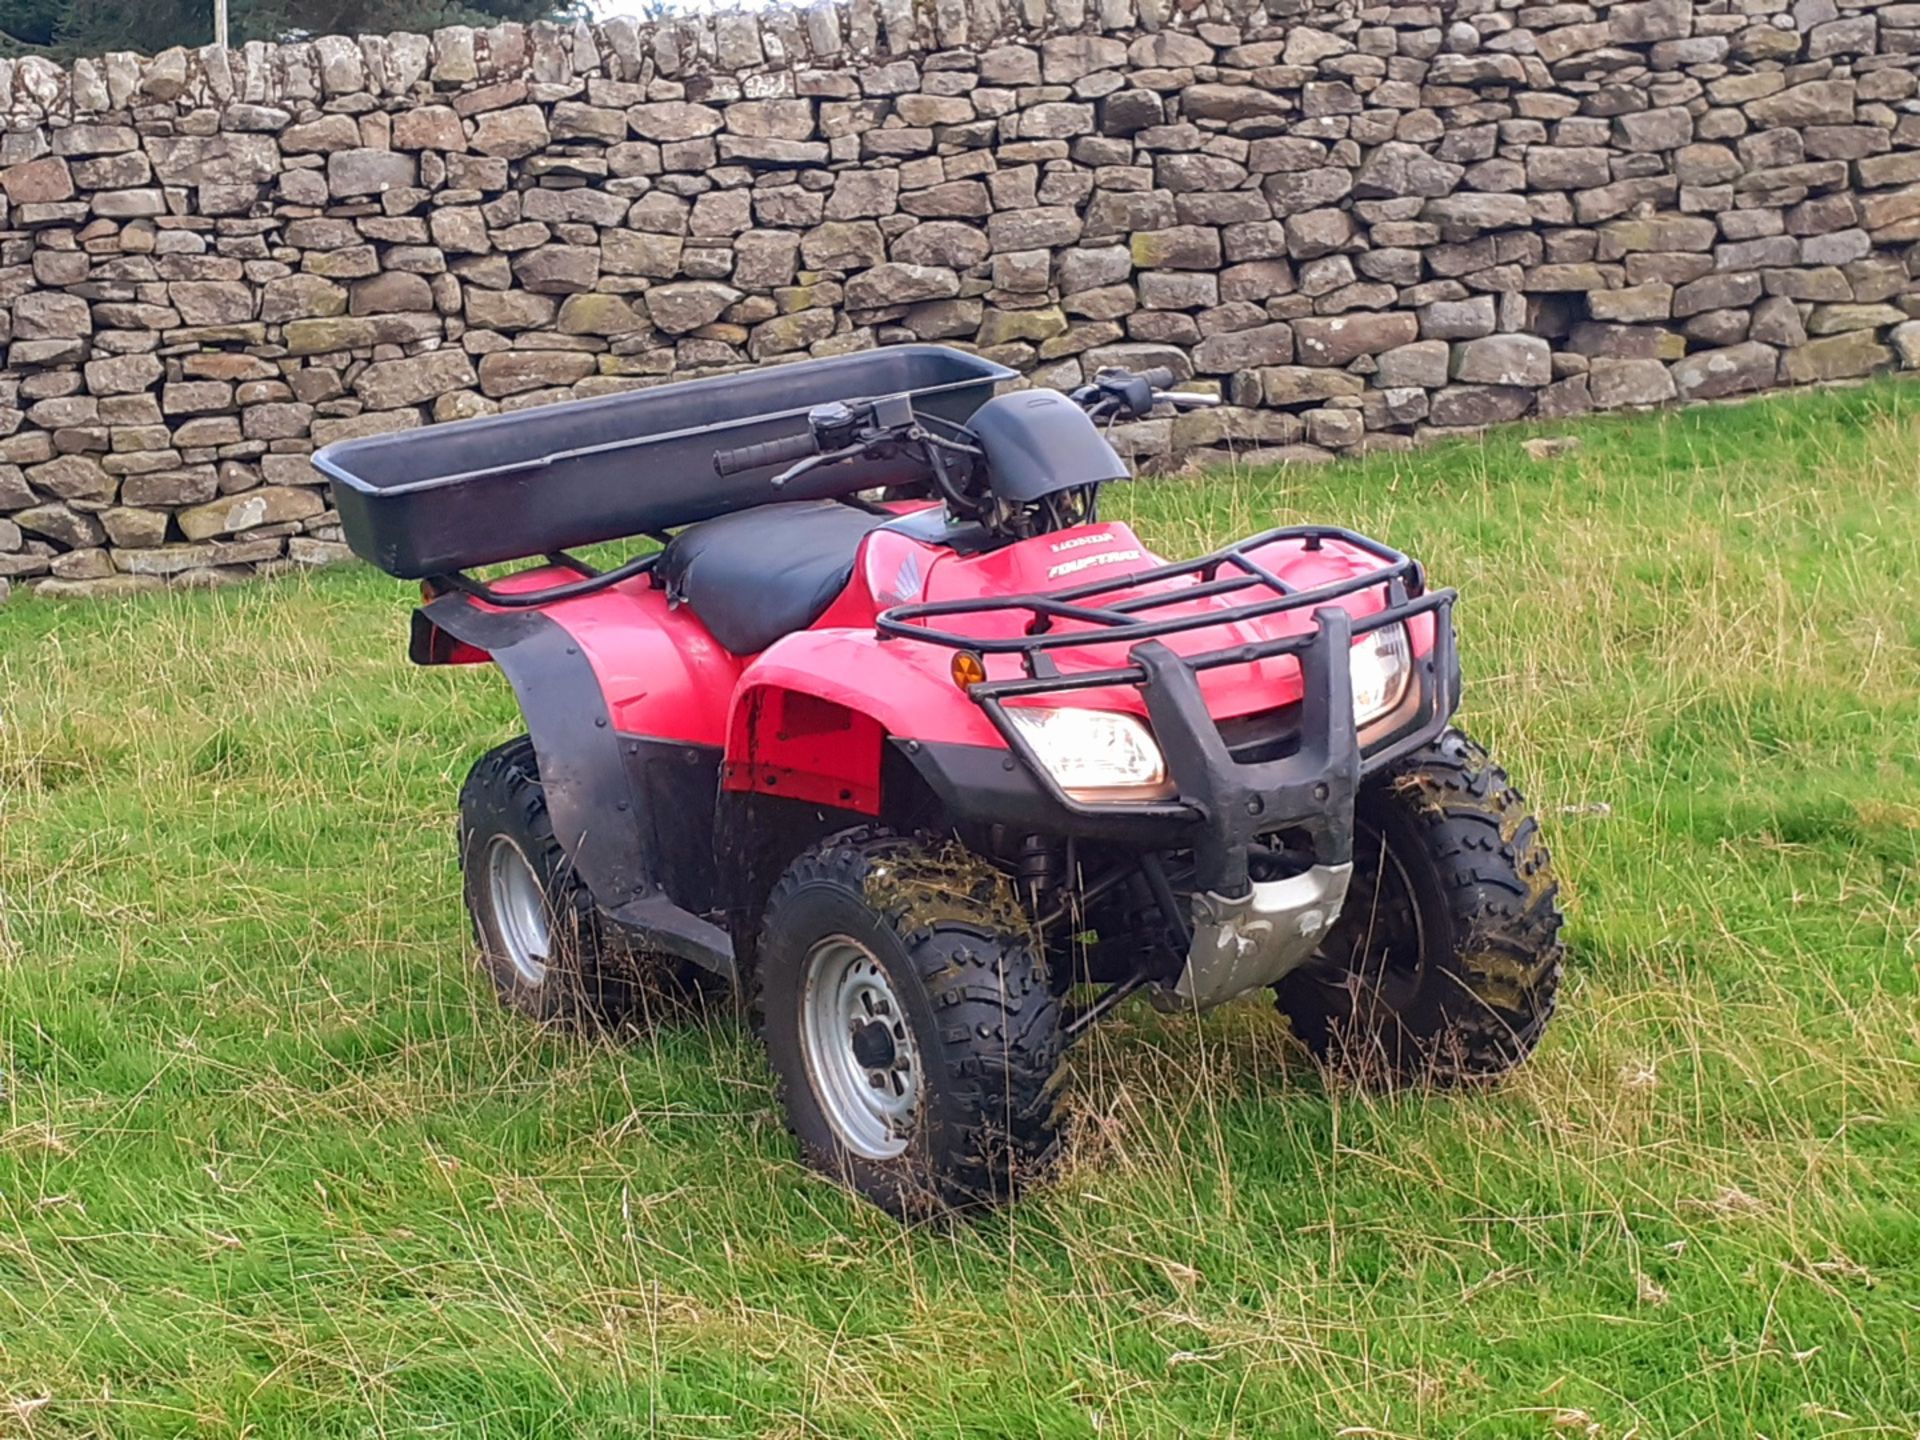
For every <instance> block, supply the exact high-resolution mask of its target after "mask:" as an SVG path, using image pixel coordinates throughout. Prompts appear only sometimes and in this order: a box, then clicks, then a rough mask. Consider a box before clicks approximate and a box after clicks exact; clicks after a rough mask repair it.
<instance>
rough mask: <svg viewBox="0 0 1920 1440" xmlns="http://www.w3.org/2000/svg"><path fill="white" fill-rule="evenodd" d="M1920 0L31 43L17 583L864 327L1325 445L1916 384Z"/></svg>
mask: <svg viewBox="0 0 1920 1440" xmlns="http://www.w3.org/2000/svg"><path fill="white" fill-rule="evenodd" d="M1917 64H1920V3H1886V4H1881V3H1877V0H1702V3H1698V4H1690V3H1687V0H1627V3H1620V4H1606V3H1565V4H1536V5H1527V4H1519V5H1514V4H1507V3H1500V4H1496V3H1491V0H1449V3H1443V4H1418V3H1410V4H1388V5H1377V4H1365V3H1359V0H1332V3H1311V4H1309V3H1303V0H1264V8H1263V7H1262V4H1261V0H1251V3H1243V0H1225V3H1223V0H1203V3H1201V4H1199V5H1194V4H1182V5H1180V6H1178V7H1177V8H1176V7H1175V6H1173V5H1171V4H1170V3H1169V0H1092V3H1088V0H934V3H932V4H931V5H930V6H929V5H926V4H924V3H923V4H921V5H920V6H919V7H918V8H916V7H915V4H914V0H881V3H878V4H877V5H876V4H875V3H874V0H848V3H844V4H833V3H827V4H821V5H818V6H816V7H814V8H811V9H804V10H802V9H780V10H769V11H766V12H763V13H760V14H719V15H711V16H706V17H701V18H690V19H679V20H673V21H670V22H666V23H659V24H644V25H643V24H640V23H638V22H634V21H627V20H615V21H610V22H608V23H606V24H603V25H601V26H598V27H594V28H589V27H588V26H586V25H584V24H583V25H578V26H575V27H572V28H570V29H569V28H559V27H553V26H541V25H536V26H532V27H526V28H523V27H520V26H513V25H508V26H501V27H498V28H495V29H489V30H471V29H463V28H454V29H447V30H442V31H440V32H438V33H436V34H435V35H433V36H431V37H427V36H420V35H389V36H385V37H361V38H359V39H357V40H355V39H345V38H340V37H324V38H321V39H317V40H314V41H311V42H310V43H300V44H287V45H279V46H269V45H259V44H254V45H248V46H246V47H244V48H243V49H240V50H235V51H224V50H216V49H211V48H210V49H206V50H201V51H197V52H187V51H182V50H174V51H169V52H167V53H166V54H163V55H159V56H156V57H153V58H151V59H142V58H139V57H135V56H130V55H109V56H107V57H105V58H104V59H101V60H97V61H85V60H83V61H80V62H78V63H76V64H75V65H73V66H72V67H71V68H70V69H65V70H63V69H59V68H57V67H55V66H53V65H51V64H49V63H47V62H45V61H42V60H37V59H26V60H18V61H12V62H7V61H0V117H4V123H5V132H4V135H3V136H0V345H4V346H5V366H4V369H0V592H4V590H5V589H6V588H7V587H8V585H9V583H12V584H22V583H24V584H26V585H30V586H36V587H39V588H42V589H44V590H45V591H47V592H49V593H53V594H60V593H68V594H75V593H98V592H112V591H118V590H136V589H146V588H153V587H158V586H161V585H165V584H189V583H210V582H215V581H219V580H224V579H228V578H233V577H236V576H239V575H243V574H246V573H248V572H250V571H251V570H253V569H256V568H264V567H276V566H282V565H290V564H295V565H297V564H315V563H323V562H325V561H328V560H331V559H335V558H338V557H339V556H340V555H341V554H342V553H343V552H342V547H341V546H340V544H339V532H338V526H337V519H336V516H335V515H334V513H333V512H332V511H331V509H330V508H329V500H328V496H327V494H326V490H325V487H324V485H322V484H321V483H320V480H319V477H318V476H317V475H316V473H315V472H314V471H313V469H312V467H311V466H310V465H309V463H308V460H307V456H308V455H309V454H310V453H311V452H312V451H313V450H314V449H316V448H317V447H319V446H321V445H324V444H326V443H327V442H329V441H333V440H339V439H343V438H346V437H349V436H356V435H366V434H371V433H374V432H377V431H384V430H392V429H396V428H404V427H411V426H417V425H422V424H427V423H430V422H433V421H437V420H448V419H455V418H458V417H462V416H470V415H477V414H481V413H487V412H492V411H495V410H502V409H514V408H518V407H521V406H527V405H538V404H545V403H548V402H550V401H553V400H557V399H565V398H569V397H574V396H585V395H598V394H604V393H607V392H609V391H614V390H619V389H623V388H627V387H633V386H643V385H651V384H658V383H660V382H661V381H663V380H665V379H668V378H680V377H687V376H694V375H700V374H705V373H711V372H715V371H719V370H723V369H726V368H728V367H735V366H740V365H747V364H768V363H774V362H780V361H786V360H791V359H795V358H800V357H804V356H807V355H824V354H834V353H839V352H843V351H846V350H851V349H857V348H860V347H864V346H870V345H884V344H892V343H898V342H902V341H909V340H934V341H941V342H945V343H951V344H959V345H966V346H973V347H977V348H979V349H981V350H982V351H985V352H986V353H988V354H991V355H992V356H994V357H995V358H996V359H1000V360H1003V361H1006V362H1008V363H1010V364H1013V365H1016V366H1018V367H1019V368H1020V369H1022V370H1024V371H1026V372H1028V373H1029V374H1030V375H1031V376H1032V378H1033V379H1034V380H1035V381H1036V382H1038V383H1044V384H1049V385H1060V386H1064V385H1070V384H1073V383H1077V382H1078V381H1079V380H1080V379H1081V378H1082V377H1083V376H1085V375H1089V374H1091V373H1092V372H1094V371H1095V370H1097V369H1099V368H1100V367H1102V366H1105V365H1114V364H1120V365H1128V366H1140V365H1147V364H1165V365H1170V366H1172V367H1174V368H1175V370H1176V371H1177V372H1178V373H1179V374H1181V375H1182V376H1190V377H1192V379H1193V381H1194V382H1196V383H1200V384H1205V385H1211V386H1217V387H1219V389H1220V390H1221V391H1223V392H1224V393H1225V394H1226V396H1227V397H1228V399H1229V400H1230V401H1231V402H1232V403H1231V407H1230V408H1225V409H1222V410H1219V411H1214V412H1210V413H1207V414H1195V415H1189V416H1183V417H1181V418H1178V419H1153V420H1149V421H1146V422H1142V423H1140V424H1138V425H1135V426H1132V427H1129V428H1128V429H1127V430H1126V431H1125V432H1124V434H1123V435H1122V437H1121V438H1122V440H1123V443H1125V444H1126V445H1127V446H1129V447H1130V448H1132V449H1133V450H1134V451H1135V452H1136V454H1137V455H1138V456H1139V457H1140V458H1142V459H1143V460H1144V461H1147V462H1149V463H1156V462H1157V463H1164V462H1165V460H1166V459H1167V458H1168V457H1171V456H1174V455H1176V454H1178V453H1180V452H1182V451H1183V450H1185V449H1187V448H1189V447H1193V446H1200V445H1217V444H1221V443H1237V444H1238V445H1240V446H1241V447H1242V448H1243V449H1253V450H1257V451H1259V452H1262V453H1263V454H1265V455H1272V456H1277V457H1293V458H1301V459H1309V458H1320V457H1324V456H1326V455H1328V454H1332V453H1335V452H1339V451H1346V450H1352V449H1355V448H1363V447H1369V446H1383V445H1405V444H1410V443H1412V442H1413V441H1414V440H1415V439H1416V438H1417V437H1419V436H1421V435H1423V434H1427V433H1433V432H1443V433H1444V432H1446V431H1451V430H1454V429H1456V428H1459V427H1472V426H1480V425H1485V424H1489V423H1492V422H1496V421H1504V420H1513V419H1518V418H1520V417H1522V416H1526V415H1538V416H1548V417H1553V416H1567V415H1574V414H1578V413H1582V412H1585V411H1588V410H1594V409H1598V410H1608V409H1617V408H1621V407H1626V406H1637V405H1652V404H1661V403H1665V402H1670V401H1676V400H1688V399H1702V398H1714V397H1721V396H1727V395H1733V394H1738V393H1741V392H1745V391H1752V390H1759V389H1764V388H1767V387H1771V386H1774V385H1777V384H1790V383H1800V382H1810V381H1817V380H1825V379H1834V378H1843V377H1851V376H1858V375H1864V374H1867V373H1869V372H1871V371H1874V370H1877V369H1881V368H1885V367H1890V366H1894V365H1896V364H1899V363H1901V362H1902V361H1903V360H1905V361H1910V360H1913V359H1916V358H1920V342H1917V341H1916V338H1915V337H1916V335H1917V334H1920V326H1917V325H1916V324H1915V323H1914V322H1912V321H1911V320H1910V319H1909V317H1910V316H1912V315H1914V314H1916V313H1920V293H1917V292H1920V287H1917V286H1916V281H1915V278H1914V276H1915V273H1916V272H1917V271H1920V247H1916V244H1915V242H1916V241H1920V101H1916V98H1915V89H1916V82H1915V68H1916V65H1917Z"/></svg>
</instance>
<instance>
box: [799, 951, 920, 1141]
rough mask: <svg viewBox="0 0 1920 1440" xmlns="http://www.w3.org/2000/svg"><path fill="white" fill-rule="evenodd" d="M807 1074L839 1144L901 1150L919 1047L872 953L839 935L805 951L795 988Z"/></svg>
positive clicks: (914, 1096) (909, 1127) (916, 1089)
mask: <svg viewBox="0 0 1920 1440" xmlns="http://www.w3.org/2000/svg"><path fill="white" fill-rule="evenodd" d="M800 1038H801V1051H802V1055H803V1058H804V1059H805V1061H806V1067H807V1078H808V1080H809V1081H810V1082H811V1083H812V1086H813V1091H814V1095H815V1097H816V1098H817V1099H818V1100H819V1102H820V1108H821V1110H822V1111H824V1112H825V1114H826V1117H827V1122H828V1123H829V1124H830V1125H831V1126H832V1127H833V1130H834V1133H835V1134H836V1135H837V1136H838V1137H839V1139H840V1141H841V1143H842V1144H844V1145H845V1146H846V1147H847V1148H848V1149H849V1150H852V1151H853V1152H855V1153H856V1154H859V1155H863V1156H865V1157H866V1158H868V1159H870V1160H890V1159H892V1158H893V1157H895V1156H897V1155H899V1154H901V1153H903V1152H904V1151H905V1150H906V1148H907V1144H908V1141H909V1139H910V1137H911V1135H912V1131H913V1123H914V1119H915V1115H916V1112H917V1110H918V1108H919V1103H920V1082H921V1065H920V1053H919V1050H918V1048H917V1047H916V1046H915V1044H914V1039H913V1032H912V1031H911V1030H910V1029H909V1028H908V1026H907V1020H906V1013H905V1011H904V1009H903V1008H902V1006H901V1004H900V998H899V996H898V995H896V994H895V993H894V989H893V984H892V982H891V981H890V980H889V979H888V978H887V973H886V971H885V970H884V969H883V968H882V967H881V965H880V962H879V961H878V960H876V959H875V958H874V956H873V953H872V952H871V951H870V950H868V949H867V948H866V946H864V945H862V944H861V943H860V942H859V941H857V940H854V939H852V938H851V937H849V936H845V935H836V936H832V937H830V938H828V939H826V940H822V941H821V942H820V943H819V944H817V945H815V946H814V947H813V949H812V950H811V951H809V952H808V954H807V960H806V975H805V979H804V981H803V982H802V987H801V994H800Z"/></svg>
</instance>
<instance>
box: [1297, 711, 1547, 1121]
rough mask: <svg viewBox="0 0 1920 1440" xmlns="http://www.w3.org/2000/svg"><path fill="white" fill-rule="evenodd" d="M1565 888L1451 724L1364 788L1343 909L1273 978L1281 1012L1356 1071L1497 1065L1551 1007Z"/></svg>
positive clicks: (1418, 1075)
mask: <svg viewBox="0 0 1920 1440" xmlns="http://www.w3.org/2000/svg"><path fill="white" fill-rule="evenodd" d="M1558 893H1559V892H1558V885H1557V883H1556V881H1555V879H1554V873H1553V864H1552V860H1551V858H1550V857H1549V856H1548V854H1547V847H1546V845H1545V843H1544V842H1543V841H1542V840H1541V838H1540V825H1539V822H1538V821H1537V820H1536V819H1535V818H1534V816H1533V815H1532V814H1531V812H1529V811H1528V809H1527V804H1526V800H1525V799H1524V797H1522V796H1521V794H1520V792H1519V791H1517V790H1515V789H1514V788H1513V786H1512V785H1511V784H1510V783H1509V782H1508V780H1507V776H1506V773H1505V772H1504V771H1502V770H1501V769H1500V767H1499V766H1497V765H1495V764H1494V763H1493V761H1492V760H1491V759H1489V758H1488V756H1487V752H1486V751H1485V750H1482V749H1481V748H1480V747H1479V746H1478V745H1476V744H1475V743H1474V742H1473V741H1471V740H1469V739H1468V738H1467V737H1466V736H1465V735H1463V734H1461V733H1460V732H1459V731H1458V730H1451V729H1450V730H1447V731H1446V732H1444V733H1443V734H1442V735H1441V736H1440V737H1439V738H1438V739H1437V740H1435V741H1434V742H1433V743H1432V744H1430V745H1427V746H1425V747H1423V748H1422V749H1420V750H1418V751H1415V752H1414V753H1413V754H1412V755H1411V756H1409V757H1408V758H1407V759H1406V760H1405V761H1403V762H1402V763H1401V764H1400V765H1399V766H1397V767H1395V768H1394V769H1393V770H1392V771H1390V772H1389V773H1387V774H1385V775H1381V776H1377V777H1375V778H1374V779H1372V780H1371V781H1369V782H1368V783H1367V784H1366V785H1365V786H1363V787H1362V789H1361V792H1360V795H1359V798H1358V800H1357V802H1356V804H1355V807H1354V856H1353V881H1352V884H1351V885H1350V887H1349V888H1348V891H1347V901H1346V906H1345V908H1344V909H1343V910H1342V912H1341V915H1340V919H1339V922H1338V923H1337V924H1336V925H1335V927H1334V929H1333V931H1332V933H1331V934H1330V935H1329V936H1328V937H1327V939H1326V941H1325V942H1324V943H1323V944H1322V945H1321V947H1320V951H1319V953H1318V954H1317V955H1316V956H1315V957H1314V959H1313V960H1312V961H1311V962H1310V963H1309V964H1307V965H1305V966H1303V967H1301V968H1300V969H1299V970H1296V971H1294V972H1293V973H1292V974H1290V975H1288V976H1287V977H1286V978H1285V979H1284V980H1282V981H1281V982H1280V983H1279V984H1278V985H1276V986H1275V987H1274V989H1275V991H1276V993H1277V996H1278V1004H1279V1007H1280V1011H1281V1013H1282V1014H1284V1015H1285V1016H1286V1017H1287V1019H1288V1020H1289V1021H1290V1022H1291V1024H1292V1026H1293V1030H1294V1034H1295V1035H1297V1036H1298V1037H1299V1038H1300V1039H1301V1041H1303V1042H1304V1043H1305V1044H1306V1046H1307V1048H1308V1049H1309V1050H1311V1051H1312V1052H1313V1053H1314V1055H1315V1056H1316V1057H1318V1058H1319V1059H1320V1060H1321V1061H1322V1063H1324V1064H1326V1065H1328V1066H1329V1067H1330V1068H1333V1069H1335V1070H1337V1071H1340V1072H1342V1073H1345V1074H1348V1075H1350V1076H1354V1077H1356V1078H1363V1079H1367V1078H1377V1079H1385V1080H1397V1081H1413V1082H1419V1083H1429V1084H1458V1083H1462V1082H1466V1081H1471V1080H1477V1079H1485V1078H1489V1077H1492V1076H1496V1075H1500V1074H1503V1073H1505V1072H1506V1071H1508V1070H1510V1069H1512V1068H1513V1067H1514V1066H1515V1065H1517V1064H1519V1063H1520V1061H1522V1060H1524V1059H1525V1058H1526V1057H1527V1056H1528V1055H1529V1054H1530V1053H1531V1052H1532V1050H1533V1047H1534V1046H1535V1044H1537V1043H1538V1041H1539V1039H1540V1036H1541V1033H1542V1032H1543V1031H1544V1030H1545V1029H1546V1025H1547V1021H1548V1020H1549V1019H1550V1018H1551V1017H1552V1015H1553V1009H1554V1001H1555V993H1556V991H1557V989H1558V987H1559V983H1560V961H1561V957H1562V954H1563V950H1562V947H1561V944H1560V925H1561V914H1560V907H1559V904H1558Z"/></svg>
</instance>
